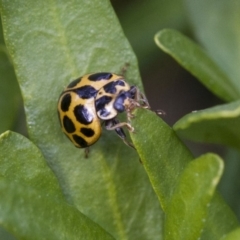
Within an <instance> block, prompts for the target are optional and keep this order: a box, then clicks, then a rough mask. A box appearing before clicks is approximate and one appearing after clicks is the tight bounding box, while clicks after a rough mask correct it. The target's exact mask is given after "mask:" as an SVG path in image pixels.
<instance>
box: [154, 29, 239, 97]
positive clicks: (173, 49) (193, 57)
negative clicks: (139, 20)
mask: <svg viewBox="0 0 240 240" xmlns="http://www.w3.org/2000/svg"><path fill="white" fill-rule="evenodd" d="M155 42H156V44H157V45H158V47H159V48H161V50H163V51H164V52H166V53H168V54H169V55H171V56H172V57H173V58H174V59H175V60H176V61H177V62H178V63H179V64H180V65H182V66H183V67H184V68H185V69H187V70H188V71H189V72H190V73H192V74H193V75H194V76H195V77H196V78H198V79H199V80H200V81H201V82H202V83H203V84H204V85H205V86H206V87H207V88H208V89H209V90H211V91H212V92H213V93H215V94H216V95H217V96H218V97H220V98H222V99H224V100H226V101H232V100H237V99H239V97H240V90H239V91H238V89H237V88H236V86H235V85H234V83H233V82H232V81H231V79H229V78H228V76H227V75H226V74H225V73H224V72H223V71H222V70H221V69H220V68H219V67H218V66H217V65H216V63H215V62H214V61H213V60H212V59H211V58H210V57H209V56H208V55H207V54H206V53H205V52H204V51H203V50H202V49H201V48H200V47H199V46H198V45H197V44H195V43H194V42H193V41H191V40H190V39H188V38H187V37H185V36H184V35H182V34H181V33H179V32H177V31H175V30H170V29H165V30H162V31H160V32H158V33H157V34H156V35H155Z"/></svg>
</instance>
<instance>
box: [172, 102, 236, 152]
mask: <svg viewBox="0 0 240 240" xmlns="http://www.w3.org/2000/svg"><path fill="white" fill-rule="evenodd" d="M239 106H240V101H236V102H232V103H228V104H223V105H219V106H216V107H212V108H208V109H205V110H200V111H196V112H193V113H190V114H187V115H185V116H184V117H183V118H181V119H180V120H179V121H178V122H176V123H175V125H174V126H173V128H174V130H175V131H176V132H177V133H178V134H179V135H180V136H182V137H185V138H188V139H191V140H194V141H200V142H209V143H218V144H224V145H228V146H231V147H234V148H237V149H240V131H239V128H238V126H239V124H240V107H239Z"/></svg>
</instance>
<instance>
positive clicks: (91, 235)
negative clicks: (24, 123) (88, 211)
mask: <svg viewBox="0 0 240 240" xmlns="http://www.w3.org/2000/svg"><path fill="white" fill-rule="evenodd" d="M13 149H14V151H13ZM0 166H1V168H0V195H1V198H0V216H1V217H0V223H1V225H2V226H3V227H4V228H6V229H7V230H8V231H9V232H11V233H12V234H13V235H14V236H15V237H16V238H17V239H29V240H30V239H79V238H81V239H113V238H112V237H111V236H110V235H109V234H108V233H106V232H105V231H104V230H103V229H102V228H101V227H99V226H98V225H97V224H96V223H94V222H92V221H91V220H90V219H88V218H87V217H86V216H84V215H83V214H81V213H80V212H79V211H78V210H77V209H76V208H75V207H73V206H70V205H69V204H68V203H67V202H66V201H65V199H64V198H63V195H62V193H61V191H60V187H59V185H58V182H57V179H56V177H55V176H54V174H53V172H52V171H51V170H50V168H49V167H48V166H47V164H46V161H45V159H44V158H43V156H42V154H41V152H40V151H39V149H37V147H36V146H35V145H33V144H32V143H31V142H30V141H29V140H27V139H26V138H25V137H23V136H21V135H19V134H17V133H13V132H6V133H4V134H2V135H1V137H0Z"/></svg>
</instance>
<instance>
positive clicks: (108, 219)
mask: <svg viewBox="0 0 240 240" xmlns="http://www.w3.org/2000/svg"><path fill="white" fill-rule="evenodd" d="M1 9H2V18H3V26H4V33H5V40H6V44H7V46H8V49H9V52H10V54H11V57H12V60H13V62H14V66H15V71H16V73H17V78H18V81H19V83H20V87H21V90H22V93H23V98H24V102H25V109H26V117H27V124H28V129H29V136H30V138H31V140H32V141H33V142H34V143H35V144H36V145H37V146H38V147H39V148H40V149H41V151H42V152H43V155H44V157H45V158H46V160H47V162H48V164H49V165H50V166H51V168H52V169H53V171H54V173H55V174H56V176H57V178H58V180H59V183H60V185H61V188H62V189H63V192H64V195H65V196H66V198H67V200H68V202H69V203H71V204H74V205H75V206H76V207H77V208H78V209H79V210H80V211H81V212H82V213H84V214H85V215H86V216H88V217H89V218H90V219H92V220H94V221H95V222H97V223H98V224H99V225H101V226H102V227H103V228H104V229H105V230H107V231H108V232H110V233H111V234H112V235H113V236H114V237H115V238H118V239H127V238H128V239H144V240H145V239H154V238H157V239H159V236H160V235H161V220H162V211H161V209H160V206H159V203H158V201H157V197H156V195H155V193H154V191H153V190H152V188H151V185H150V183H149V181H148V178H147V176H146V174H145V172H144V169H143V167H142V165H141V164H140V163H139V157H138V156H137V154H136V152H135V151H134V150H133V149H130V148H127V147H126V146H125V145H124V144H123V143H122V141H121V140H120V139H118V137H117V136H116V135H115V133H114V132H109V131H108V132H106V131H104V132H103V136H102V137H101V139H100V140H99V141H98V142H97V143H96V144H95V145H94V146H93V147H92V148H91V151H90V156H89V159H85V158H84V151H83V150H81V149H77V148H75V147H74V146H73V144H72V143H71V142H70V141H69V140H68V139H67V138H66V137H65V136H64V134H63V133H62V131H61V128H60V124H59V121H58V117H57V111H56V110H57V101H58V97H59V95H60V93H61V92H62V91H63V89H64V87H65V86H67V85H68V84H69V82H70V81H71V80H73V79H76V78H77V77H79V76H81V75H83V74H86V73H89V72H95V71H97V72H100V71H111V72H120V70H121V68H122V67H123V66H124V65H125V64H126V63H130V67H129V69H128V71H127V76H126V78H127V79H128V81H129V82H130V83H131V84H134V85H136V84H137V85H138V86H139V87H141V83H140V81H139V72H138V69H137V61H136V57H135V56H134V54H133V52H132V50H131V47H130V45H129V43H128V42H127V40H126V39H125V37H124V34H123V32H122V30H121V28H120V26H119V22H118V20H117V18H116V16H115V14H114V12H113V10H112V8H111V6H110V4H109V1H107V0H104V1H98V0H93V1H83V0H73V1H70V2H69V1H63V0H60V1H57V2H56V1H35V0H28V1H27V4H19V1H17V0H12V1H10V2H9V1H7V0H2V1H1Z"/></svg>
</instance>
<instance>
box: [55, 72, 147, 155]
mask: <svg viewBox="0 0 240 240" xmlns="http://www.w3.org/2000/svg"><path fill="white" fill-rule="evenodd" d="M136 107H142V108H149V104H148V101H147V99H146V98H145V96H144V95H143V94H141V93H140V92H139V91H138V89H137V88H136V87H135V86H130V85H129V84H128V83H127V82H126V81H125V79H124V77H122V76H120V75H117V74H114V73H109V72H100V73H93V74H87V75H84V76H82V77H80V78H78V79H76V80H74V81H72V82H71V83H70V84H69V85H68V86H67V88H66V89H65V90H64V91H63V92H62V93H61V95H60V97H59V100H58V116H59V120H60V124H61V127H62V130H63V132H64V133H65V134H66V136H67V137H68V138H69V139H70V140H71V141H72V142H73V144H74V145H75V146H76V147H78V148H86V150H87V151H88V147H89V146H91V145H92V144H94V143H95V142H96V141H97V140H98V139H99V137H100V136H101V131H102V129H101V123H102V122H105V127H106V129H107V130H115V132H116V133H117V135H118V136H119V137H120V138H121V139H122V140H123V141H124V143H125V144H127V145H128V146H130V147H133V148H134V146H133V145H132V143H129V142H128V141H127V140H126V135H125V133H124V131H123V129H122V127H124V126H125V127H127V129H128V130H129V131H131V132H133V131H134V129H133V127H132V126H131V124H130V119H131V118H132V117H133V115H132V113H131V112H132V110H133V109H134V108H136ZM124 111H126V113H127V119H128V121H127V122H120V121H119V120H118V119H117V118H116V116H117V115H118V113H121V112H124ZM87 151H86V154H87Z"/></svg>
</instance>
